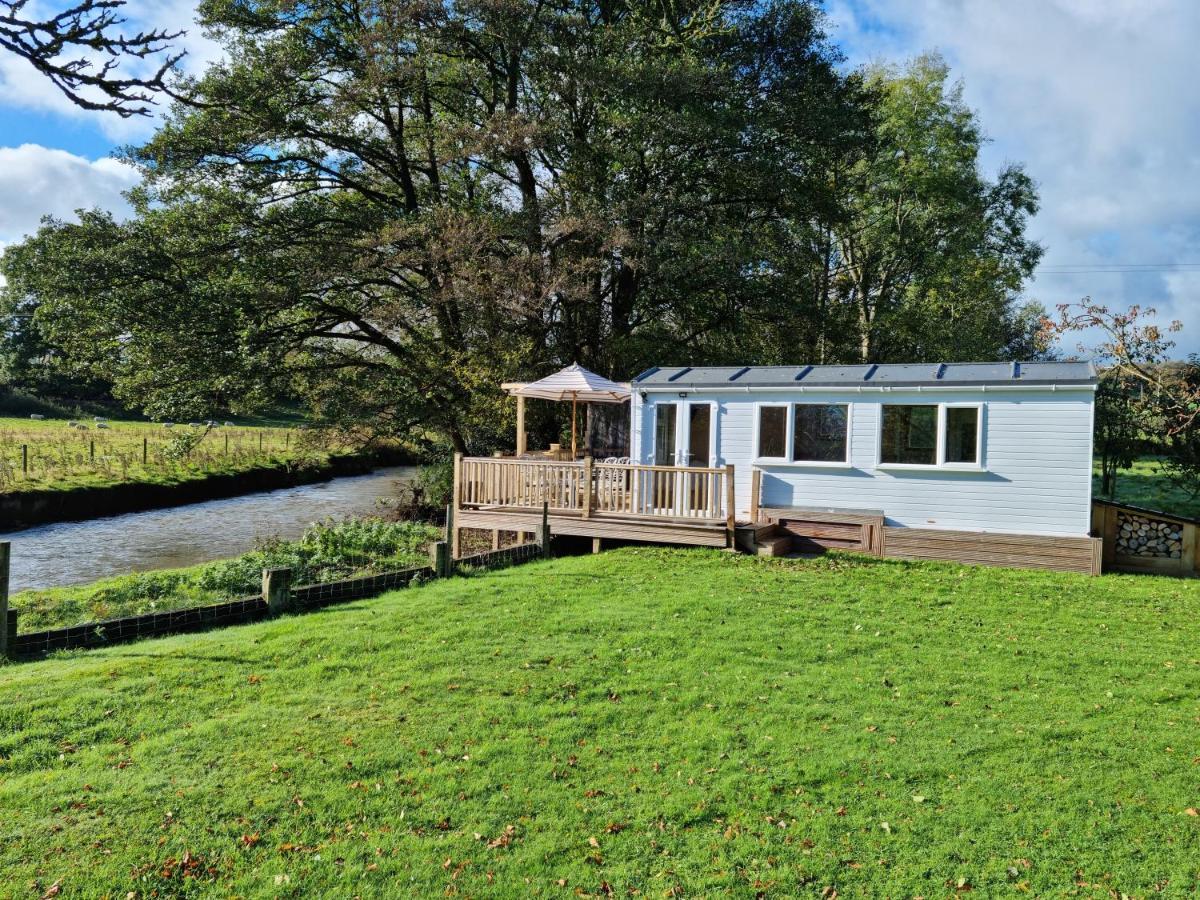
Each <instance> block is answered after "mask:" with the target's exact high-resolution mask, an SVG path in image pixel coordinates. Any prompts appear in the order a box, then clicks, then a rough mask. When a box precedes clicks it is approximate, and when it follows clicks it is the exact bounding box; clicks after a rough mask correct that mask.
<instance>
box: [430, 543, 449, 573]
mask: <svg viewBox="0 0 1200 900" xmlns="http://www.w3.org/2000/svg"><path fill="white" fill-rule="evenodd" d="M429 556H430V564H431V565H432V566H433V577H434V578H449V577H450V545H449V544H447V543H446V542H445V541H434V544H433V546H432V547H430V548H429Z"/></svg>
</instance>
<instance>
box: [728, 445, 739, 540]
mask: <svg viewBox="0 0 1200 900" xmlns="http://www.w3.org/2000/svg"><path fill="white" fill-rule="evenodd" d="M735 506H737V492H736V491H734V489H733V463H729V464H728V465H726V466H725V531H726V532H727V533H726V536H725V539H726V541H728V545H729V547H731V548H732V547H734V546H736V543H735V541H736V538H737V533H736V532H737V511H736V510H735V509H734V507H735Z"/></svg>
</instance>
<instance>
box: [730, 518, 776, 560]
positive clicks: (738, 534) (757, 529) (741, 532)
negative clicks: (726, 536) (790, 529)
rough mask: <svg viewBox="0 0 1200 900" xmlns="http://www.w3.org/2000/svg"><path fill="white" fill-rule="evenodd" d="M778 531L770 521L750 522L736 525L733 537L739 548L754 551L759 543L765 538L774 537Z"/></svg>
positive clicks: (749, 551) (748, 551)
mask: <svg viewBox="0 0 1200 900" xmlns="http://www.w3.org/2000/svg"><path fill="white" fill-rule="evenodd" d="M778 533H779V530H778V528H777V527H776V526H775V525H774V524H772V523H771V522H751V523H749V524H746V525H739V526H737V529H736V531H735V533H734V537H735V540H736V541H737V547H738V549H739V550H745V551H746V552H747V553H755V552H757V547H758V544H759V543H761V542H762V541H763V540H765V539H766V538H770V537H775V536H776V535H778Z"/></svg>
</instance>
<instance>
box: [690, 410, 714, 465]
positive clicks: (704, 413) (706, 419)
mask: <svg viewBox="0 0 1200 900" xmlns="http://www.w3.org/2000/svg"><path fill="white" fill-rule="evenodd" d="M685 456H686V459H687V464H688V466H689V467H690V468H698V469H707V468H709V467H711V466H712V462H713V459H712V404H711V403H689V404H688V428H687V453H686V454H685Z"/></svg>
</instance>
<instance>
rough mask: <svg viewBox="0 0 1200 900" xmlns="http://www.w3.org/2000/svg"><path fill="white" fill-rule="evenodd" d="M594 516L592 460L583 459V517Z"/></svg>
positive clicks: (588, 458)
mask: <svg viewBox="0 0 1200 900" xmlns="http://www.w3.org/2000/svg"><path fill="white" fill-rule="evenodd" d="M591 514H592V458H591V457H590V456H585V457H584V458H583V517H584V518H585V519H586V518H588V517H589V516H590V515H591Z"/></svg>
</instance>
